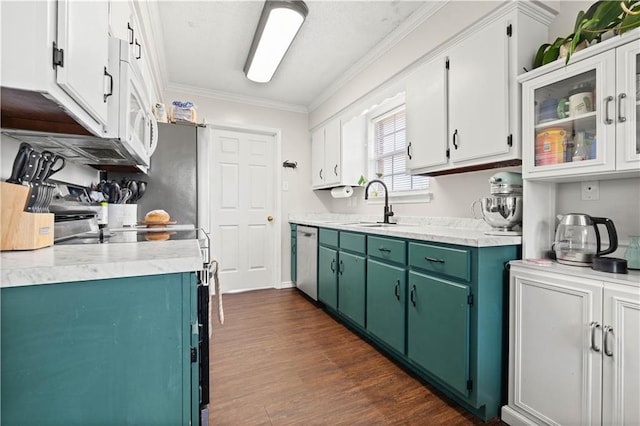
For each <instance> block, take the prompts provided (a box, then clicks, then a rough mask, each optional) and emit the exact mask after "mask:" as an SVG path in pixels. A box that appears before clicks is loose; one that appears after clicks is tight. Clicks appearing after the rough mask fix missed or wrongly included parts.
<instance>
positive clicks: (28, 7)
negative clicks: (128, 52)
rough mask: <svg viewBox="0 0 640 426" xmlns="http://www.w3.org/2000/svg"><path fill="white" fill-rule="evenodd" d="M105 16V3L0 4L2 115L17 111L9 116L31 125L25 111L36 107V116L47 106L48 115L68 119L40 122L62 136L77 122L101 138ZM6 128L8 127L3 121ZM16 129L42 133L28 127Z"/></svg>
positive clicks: (106, 92) (108, 85)
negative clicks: (52, 124) (8, 109)
mask: <svg viewBox="0 0 640 426" xmlns="http://www.w3.org/2000/svg"><path fill="white" fill-rule="evenodd" d="M108 14H109V9H108V4H107V3H106V2H77V1H58V2H51V1H41V2H40V1H39V2H35V1H34V2H3V4H2V18H1V19H2V25H1V36H0V38H1V40H2V65H1V66H2V71H1V77H0V78H1V84H2V88H3V98H4V97H5V96H6V100H5V99H3V110H4V108H5V106H6V107H11V108H13V107H17V110H13V111H12V114H13V116H16V114H18V115H21V118H23V121H22V123H26V122H27V121H29V120H33V116H34V114H33V111H31V114H29V112H30V111H29V108H30V107H32V106H33V105H36V104H38V105H40V107H39V108H40V110H39V111H42V108H44V104H45V103H48V106H47V107H46V110H47V112H48V113H50V114H54V111H55V113H57V114H58V115H59V116H60V115H67V116H70V117H71V118H72V119H73V121H71V120H68V118H67V119H61V118H60V117H59V116H58V117H57V118H56V119H53V120H52V119H51V118H50V117H47V118H44V121H46V120H47V119H49V120H50V121H52V122H55V123H56V129H57V130H58V131H61V132H65V131H67V130H68V129H72V128H73V126H75V125H76V123H78V124H80V125H81V126H82V127H83V128H84V129H86V130H87V131H88V132H90V133H93V134H95V135H97V136H101V135H102V134H103V131H104V127H105V125H106V123H107V109H108V107H107V102H108V95H109V93H110V89H111V79H110V77H109V76H108V75H107V74H106V73H105V68H106V67H107V66H108V52H109V46H108V22H109V21H108V20H109V15H108ZM18 91H19V92H18ZM43 95H44V97H43ZM14 101H15V102H14ZM21 101H22V103H21ZM18 110H19V111H18ZM56 110H57V111H56ZM39 120H40V122H42V120H43V117H39ZM22 123H21V124H22ZM7 125H13V124H12V123H4V122H3V126H4V127H7ZM19 128H28V129H32V130H45V129H39V128H38V126H35V127H34V126H32V125H31V124H25V127H19Z"/></svg>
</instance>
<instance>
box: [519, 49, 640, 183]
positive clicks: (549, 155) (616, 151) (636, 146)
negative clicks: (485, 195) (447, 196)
mask: <svg viewBox="0 0 640 426" xmlns="http://www.w3.org/2000/svg"><path fill="white" fill-rule="evenodd" d="M620 40H624V37H619V38H617V40H611V41H610V43H609V44H613V42H617V43H616V44H615V45H613V46H612V47H611V48H610V49H605V46H606V43H607V42H603V43H602V45H603V46H596V47H598V49H597V51H598V53H597V54H592V55H589V56H586V55H585V54H583V55H579V54H578V55H576V56H577V58H576V57H574V58H572V59H571V61H570V63H569V65H566V66H565V65H564V63H562V64H561V65H559V64H555V66H549V67H548V68H551V69H550V70H549V72H547V73H542V71H543V69H540V70H539V71H534V72H533V73H532V74H536V76H534V77H533V78H530V79H527V78H526V77H524V76H523V77H524V78H522V79H521V81H523V109H522V116H523V174H524V177H526V178H528V179H537V178H540V179H554V178H563V177H579V176H593V175H596V176H599V175H605V174H611V173H617V172H618V171H620V172H622V171H625V172H627V171H632V170H636V171H640V130H639V129H638V123H639V122H640V93H639V86H640V43H639V42H638V39H637V37H635V38H633V41H631V42H629V43H626V44H622V43H621V42H620ZM594 48H595V47H591V48H589V49H594ZM589 49H587V51H588V50H589ZM587 51H585V53H586V52H587ZM580 58H584V59H580ZM559 62H562V61H559Z"/></svg>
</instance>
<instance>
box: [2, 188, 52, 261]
mask: <svg viewBox="0 0 640 426" xmlns="http://www.w3.org/2000/svg"><path fill="white" fill-rule="evenodd" d="M30 192H31V191H30V188H29V187H28V186H24V185H16V184H13V183H6V182H0V210H1V211H2V214H1V216H0V250H2V251H6V250H33V249H38V248H42V247H48V246H51V245H53V218H54V215H53V213H29V212H25V211H24V209H25V208H26V207H27V202H28V200H29V193H30Z"/></svg>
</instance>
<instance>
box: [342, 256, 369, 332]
mask: <svg viewBox="0 0 640 426" xmlns="http://www.w3.org/2000/svg"><path fill="white" fill-rule="evenodd" d="M338 271H339V272H338V311H339V312H340V313H341V314H343V315H345V316H346V317H348V318H349V319H350V320H352V321H353V322H355V323H356V324H358V325H359V326H361V327H364V326H365V322H364V318H365V317H364V315H365V287H366V285H365V277H366V264H365V258H364V256H359V255H355V254H351V253H347V252H343V251H340V256H339V267H338Z"/></svg>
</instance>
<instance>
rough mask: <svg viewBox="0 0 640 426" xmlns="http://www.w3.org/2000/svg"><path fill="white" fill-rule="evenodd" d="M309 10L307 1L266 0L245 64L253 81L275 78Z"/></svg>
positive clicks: (248, 75) (246, 70)
mask: <svg viewBox="0 0 640 426" xmlns="http://www.w3.org/2000/svg"><path fill="white" fill-rule="evenodd" d="M308 13H309V9H308V8H307V5H306V4H305V3H304V2H303V1H299V0H290V1H285V0H278V1H274V0H267V1H266V2H265V4H264V8H263V9H262V14H261V15H260V21H258V27H257V28H256V33H255V34H254V35H253V42H252V43H251V49H250V50H249V56H248V57H247V62H246V63H245V64H244V73H245V75H246V76H247V78H248V79H249V80H252V81H255V82H257V83H268V82H269V81H270V80H271V78H272V77H273V74H274V73H275V72H276V69H278V66H279V65H280V62H282V58H284V55H285V54H286V53H287V51H288V50H289V47H290V46H291V43H292V42H293V39H294V38H295V36H296V34H298V30H300V27H301V26H302V23H303V22H304V19H305V18H306V17H307V14H308Z"/></svg>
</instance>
